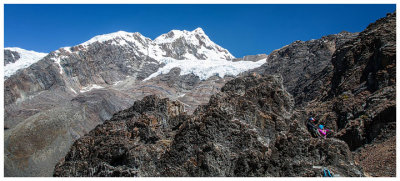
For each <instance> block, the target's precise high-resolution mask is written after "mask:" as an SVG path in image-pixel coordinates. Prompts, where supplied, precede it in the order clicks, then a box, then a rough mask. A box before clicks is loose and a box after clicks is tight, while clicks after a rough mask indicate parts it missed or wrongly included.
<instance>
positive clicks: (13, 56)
mask: <svg viewBox="0 0 400 181" xmlns="http://www.w3.org/2000/svg"><path fill="white" fill-rule="evenodd" d="M46 55H47V54H46V53H39V52H35V51H29V50H24V49H22V48H16V47H13V48H10V47H8V48H4V70H5V71H4V76H5V77H6V78H7V77H10V76H11V75H13V74H15V73H16V72H17V71H18V70H20V69H24V68H27V67H29V66H30V65H32V64H34V63H36V62H37V61H39V60H40V59H42V58H43V57H44V56H46Z"/></svg>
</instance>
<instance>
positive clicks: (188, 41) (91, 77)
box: [4, 28, 265, 176]
mask: <svg viewBox="0 0 400 181" xmlns="http://www.w3.org/2000/svg"><path fill="white" fill-rule="evenodd" d="M13 49H15V48H13ZM10 50H12V49H11V48H7V49H6V50H5V54H6V57H5V61H6V62H13V61H16V60H17V58H18V56H19V55H21V54H17V53H18V52H17V53H15V52H13V51H10ZM14 54H15V55H14ZM13 55H14V56H13ZM45 55H46V54H44V55H43V56H45ZM21 57H23V56H21ZM13 58H15V60H14V59H13ZM233 59H234V57H233V56H232V55H231V54H230V53H229V52H228V51H227V50H225V49H223V48H222V47H220V46H218V45H217V44H215V43H213V42H212V41H211V40H210V39H209V37H208V36H207V35H206V34H205V33H204V31H203V30H202V29H201V28H198V29H195V30H193V31H185V30H184V31H179V30H172V31H171V32H169V33H167V34H164V35H161V36H159V37H158V38H156V39H155V40H151V39H149V38H146V37H144V36H143V35H141V34H139V33H128V32H123V31H120V32H115V33H111V34H106V35H99V36H96V37H93V38H92V39H90V40H88V41H86V42H84V43H82V44H79V45H76V46H73V47H64V48H60V49H58V50H56V51H53V52H50V53H49V54H47V55H46V56H45V57H44V58H42V59H40V60H39V59H32V60H35V62H33V61H32V62H33V63H32V64H29V65H28V64H27V67H16V68H15V71H13V72H12V73H10V75H9V76H8V77H6V80H5V83H4V84H5V102H4V103H5V111H4V112H5V119H4V120H5V122H4V125H5V142H4V144H5V160H6V162H5V175H6V176H51V175H52V170H53V168H54V166H55V164H56V162H58V161H59V160H60V159H61V158H62V157H64V156H65V154H66V153H67V151H68V149H69V147H70V146H71V145H72V143H73V142H74V141H75V140H76V139H78V138H79V137H81V136H83V135H84V134H86V133H88V132H89V131H90V130H92V129H93V128H94V127H95V126H96V125H98V124H100V123H102V122H103V121H105V120H108V119H110V118H111V117H112V115H113V114H114V113H116V112H118V111H120V110H123V109H126V108H128V107H129V106H132V104H133V103H134V101H135V100H140V99H142V98H143V97H145V96H147V95H152V94H158V95H159V96H161V97H168V98H170V99H173V100H179V101H181V102H182V104H183V105H184V106H185V109H186V110H187V111H188V112H189V113H190V112H193V111H194V109H195V108H196V107H197V106H198V105H200V104H205V103H207V102H208V99H209V97H210V96H211V95H212V94H214V93H215V92H217V91H219V89H220V88H221V87H222V86H223V85H224V84H225V83H226V81H227V80H230V79H231V78H232V77H233V76H234V75H236V74H237V73H240V72H241V71H244V70H248V69H249V67H248V66H242V65H245V64H252V65H253V66H257V65H261V64H262V63H263V61H264V62H265V57H261V58H260V57H258V58H255V59H252V60H253V61H251V62H250V63H248V61H240V60H239V61H235V62H234V64H232V65H231V63H232V61H231V60H233ZM179 61H191V62H192V63H196V62H197V64H204V65H210V64H209V63H211V65H210V66H211V67H196V66H191V67H182V66H180V65H177V63H179ZM176 62H177V63H176ZM205 62H206V63H205ZM23 63H26V62H23ZM212 63H214V64H212ZM10 64H12V63H8V64H7V66H8V65H10ZM171 64H172V66H174V65H177V67H174V68H172V69H171V70H169V69H166V70H168V71H167V72H166V73H163V72H162V73H161V74H158V73H157V71H159V70H161V68H164V67H167V66H169V67H171ZM6 68H7V67H6ZM228 69H229V70H228ZM221 70H222V71H225V72H221ZM6 71H7V69H6ZM190 71H193V72H190ZM207 71H209V72H207ZM217 72H220V73H221V74H219V75H218V74H216V73H217ZM232 73H233V74H232ZM150 75H151V76H152V77H151V78H150ZM145 78H147V79H146V80H144V79H145ZM29 135H32V136H29ZM26 145H30V146H29V147H26Z"/></svg>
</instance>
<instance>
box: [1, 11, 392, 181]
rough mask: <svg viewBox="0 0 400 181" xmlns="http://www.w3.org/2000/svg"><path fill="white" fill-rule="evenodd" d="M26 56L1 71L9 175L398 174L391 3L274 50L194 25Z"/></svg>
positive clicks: (12, 55)
mask: <svg viewBox="0 0 400 181" xmlns="http://www.w3.org/2000/svg"><path fill="white" fill-rule="evenodd" d="M19 56H21V57H22V55H20V54H18V52H16V51H14V52H12V51H10V52H7V56H5V59H8V60H5V64H6V66H7V64H9V65H11V64H13V63H15V62H17V61H18V59H19ZM32 62H34V63H32V64H31V65H30V66H29V67H26V68H25V67H24V68H21V69H18V70H17V71H15V73H13V74H10V76H7V77H6V80H5V126H6V127H7V129H6V130H5V175H6V176H51V175H53V176H63V177H65V176H168V177H170V176H175V177H176V176H178V177H180V176H238V177H239V176H240V177H241V176H274V177H277V176H302V177H319V176H321V168H326V169H329V170H330V171H331V172H332V173H333V174H334V175H335V176H345V177H359V176H396V102H395V97H396V87H395V86H396V78H395V75H396V13H389V14H387V16H386V17H384V18H381V19H379V20H377V21H376V22H374V23H372V24H370V25H369V26H368V27H367V28H366V29H365V30H364V31H362V32H360V33H350V32H345V31H343V32H340V33H338V34H334V35H328V36H324V37H322V38H320V39H316V40H310V41H295V42H293V43H292V44H290V45H287V46H284V47H282V48H280V49H278V50H275V51H273V52H271V53H270V54H269V55H265V54H260V55H249V56H245V57H243V58H235V57H234V56H232V55H231V54H230V53H229V51H228V50H226V49H224V48H222V47H220V46H218V45H217V44H215V43H213V42H212V41H211V40H210V39H209V38H208V36H207V35H206V34H205V33H204V31H203V30H202V29H201V28H198V29H195V30H193V31H178V30H173V31H171V32H169V33H167V34H163V35H161V36H159V37H158V38H156V39H154V40H151V39H149V38H146V37H144V36H143V35H141V34H139V33H127V32H122V31H120V32H116V33H111V34H107V35H99V36H96V37H94V38H92V39H91V40H89V41H87V42H84V43H82V44H80V45H77V46H73V47H66V48H61V49H59V50H57V51H54V52H50V53H49V54H47V55H46V56H44V57H43V58H40V60H35V61H32ZM182 62H187V63H186V64H191V65H181V64H182ZM189 62H190V63H189ZM198 62H202V63H200V64H197V63H198ZM202 64H207V65H202ZM310 116H312V117H315V118H316V120H318V121H319V123H320V124H323V125H325V127H327V128H328V129H329V130H330V131H329V132H328V138H326V139H324V138H319V137H313V136H312V134H311V133H310V132H309V131H308V130H307V128H306V121H307V119H308V118H309V117H310ZM26 145H29V147H28V146H26ZM376 153H380V154H376Z"/></svg>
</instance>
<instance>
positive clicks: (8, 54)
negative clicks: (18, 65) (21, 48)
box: [4, 50, 20, 66]
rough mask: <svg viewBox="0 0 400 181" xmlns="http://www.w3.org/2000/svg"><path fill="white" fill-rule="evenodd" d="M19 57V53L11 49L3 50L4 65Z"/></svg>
mask: <svg viewBox="0 0 400 181" xmlns="http://www.w3.org/2000/svg"><path fill="white" fill-rule="evenodd" d="M19 58H20V56H19V53H18V52H16V51H11V50H4V66H5V65H7V64H9V63H14V62H15V61H17V60H18V59H19Z"/></svg>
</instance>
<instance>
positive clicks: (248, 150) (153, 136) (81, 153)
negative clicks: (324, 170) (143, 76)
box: [54, 75, 363, 176]
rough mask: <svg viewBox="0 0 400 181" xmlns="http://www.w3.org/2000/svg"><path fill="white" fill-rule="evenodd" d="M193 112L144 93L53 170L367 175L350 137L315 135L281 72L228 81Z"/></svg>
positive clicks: (123, 173) (111, 173) (108, 173)
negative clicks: (355, 157) (300, 117)
mask: <svg viewBox="0 0 400 181" xmlns="http://www.w3.org/2000/svg"><path fill="white" fill-rule="evenodd" d="M221 91H222V92H221V93H218V94H216V95H214V96H212V98H211V99H210V101H209V103H208V104H207V105H204V106H200V107H199V108H198V109H197V110H196V111H195V112H194V114H193V115H192V116H187V115H186V114H185V113H183V110H182V105H181V104H179V103H178V102H174V101H169V100H167V99H159V98H157V97H154V96H149V97H145V98H144V99H143V100H142V101H139V102H136V103H135V105H134V106H132V107H131V108H130V109H128V110H125V111H121V112H119V113H117V114H115V115H114V116H113V118H112V119H110V120H109V121H106V123H104V124H102V125H99V126H97V127H96V128H95V129H94V130H92V131H91V132H90V133H89V134H88V135H86V136H84V137H82V138H81V139H79V140H77V141H76V142H75V143H74V145H73V146H72V147H71V150H70V152H69V153H68V154H67V156H66V157H65V159H63V160H61V161H60V163H59V164H58V165H57V166H56V168H55V172H54V175H55V176H317V175H319V174H320V173H319V171H320V170H319V169H317V170H316V169H313V166H317V165H319V166H325V167H328V168H330V169H331V170H332V171H333V172H335V173H336V174H340V175H342V176H362V175H363V174H362V171H360V168H359V167H357V166H355V165H354V161H353V158H352V154H351V152H350V151H349V148H348V146H347V145H346V143H345V142H343V141H340V140H337V139H326V140H321V139H318V138H312V137H310V136H309V134H308V132H307V131H306V129H305V128H304V125H303V124H302V123H301V121H299V120H297V119H294V118H295V117H294V114H293V106H294V102H293V98H292V96H291V95H290V94H289V93H288V92H286V90H285V88H284V87H283V85H282V78H281V77H277V76H258V75H257V76H251V75H250V76H245V77H241V78H236V79H233V80H232V81H229V82H228V83H227V84H226V85H225V86H224V87H223V88H222V90H221Z"/></svg>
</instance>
